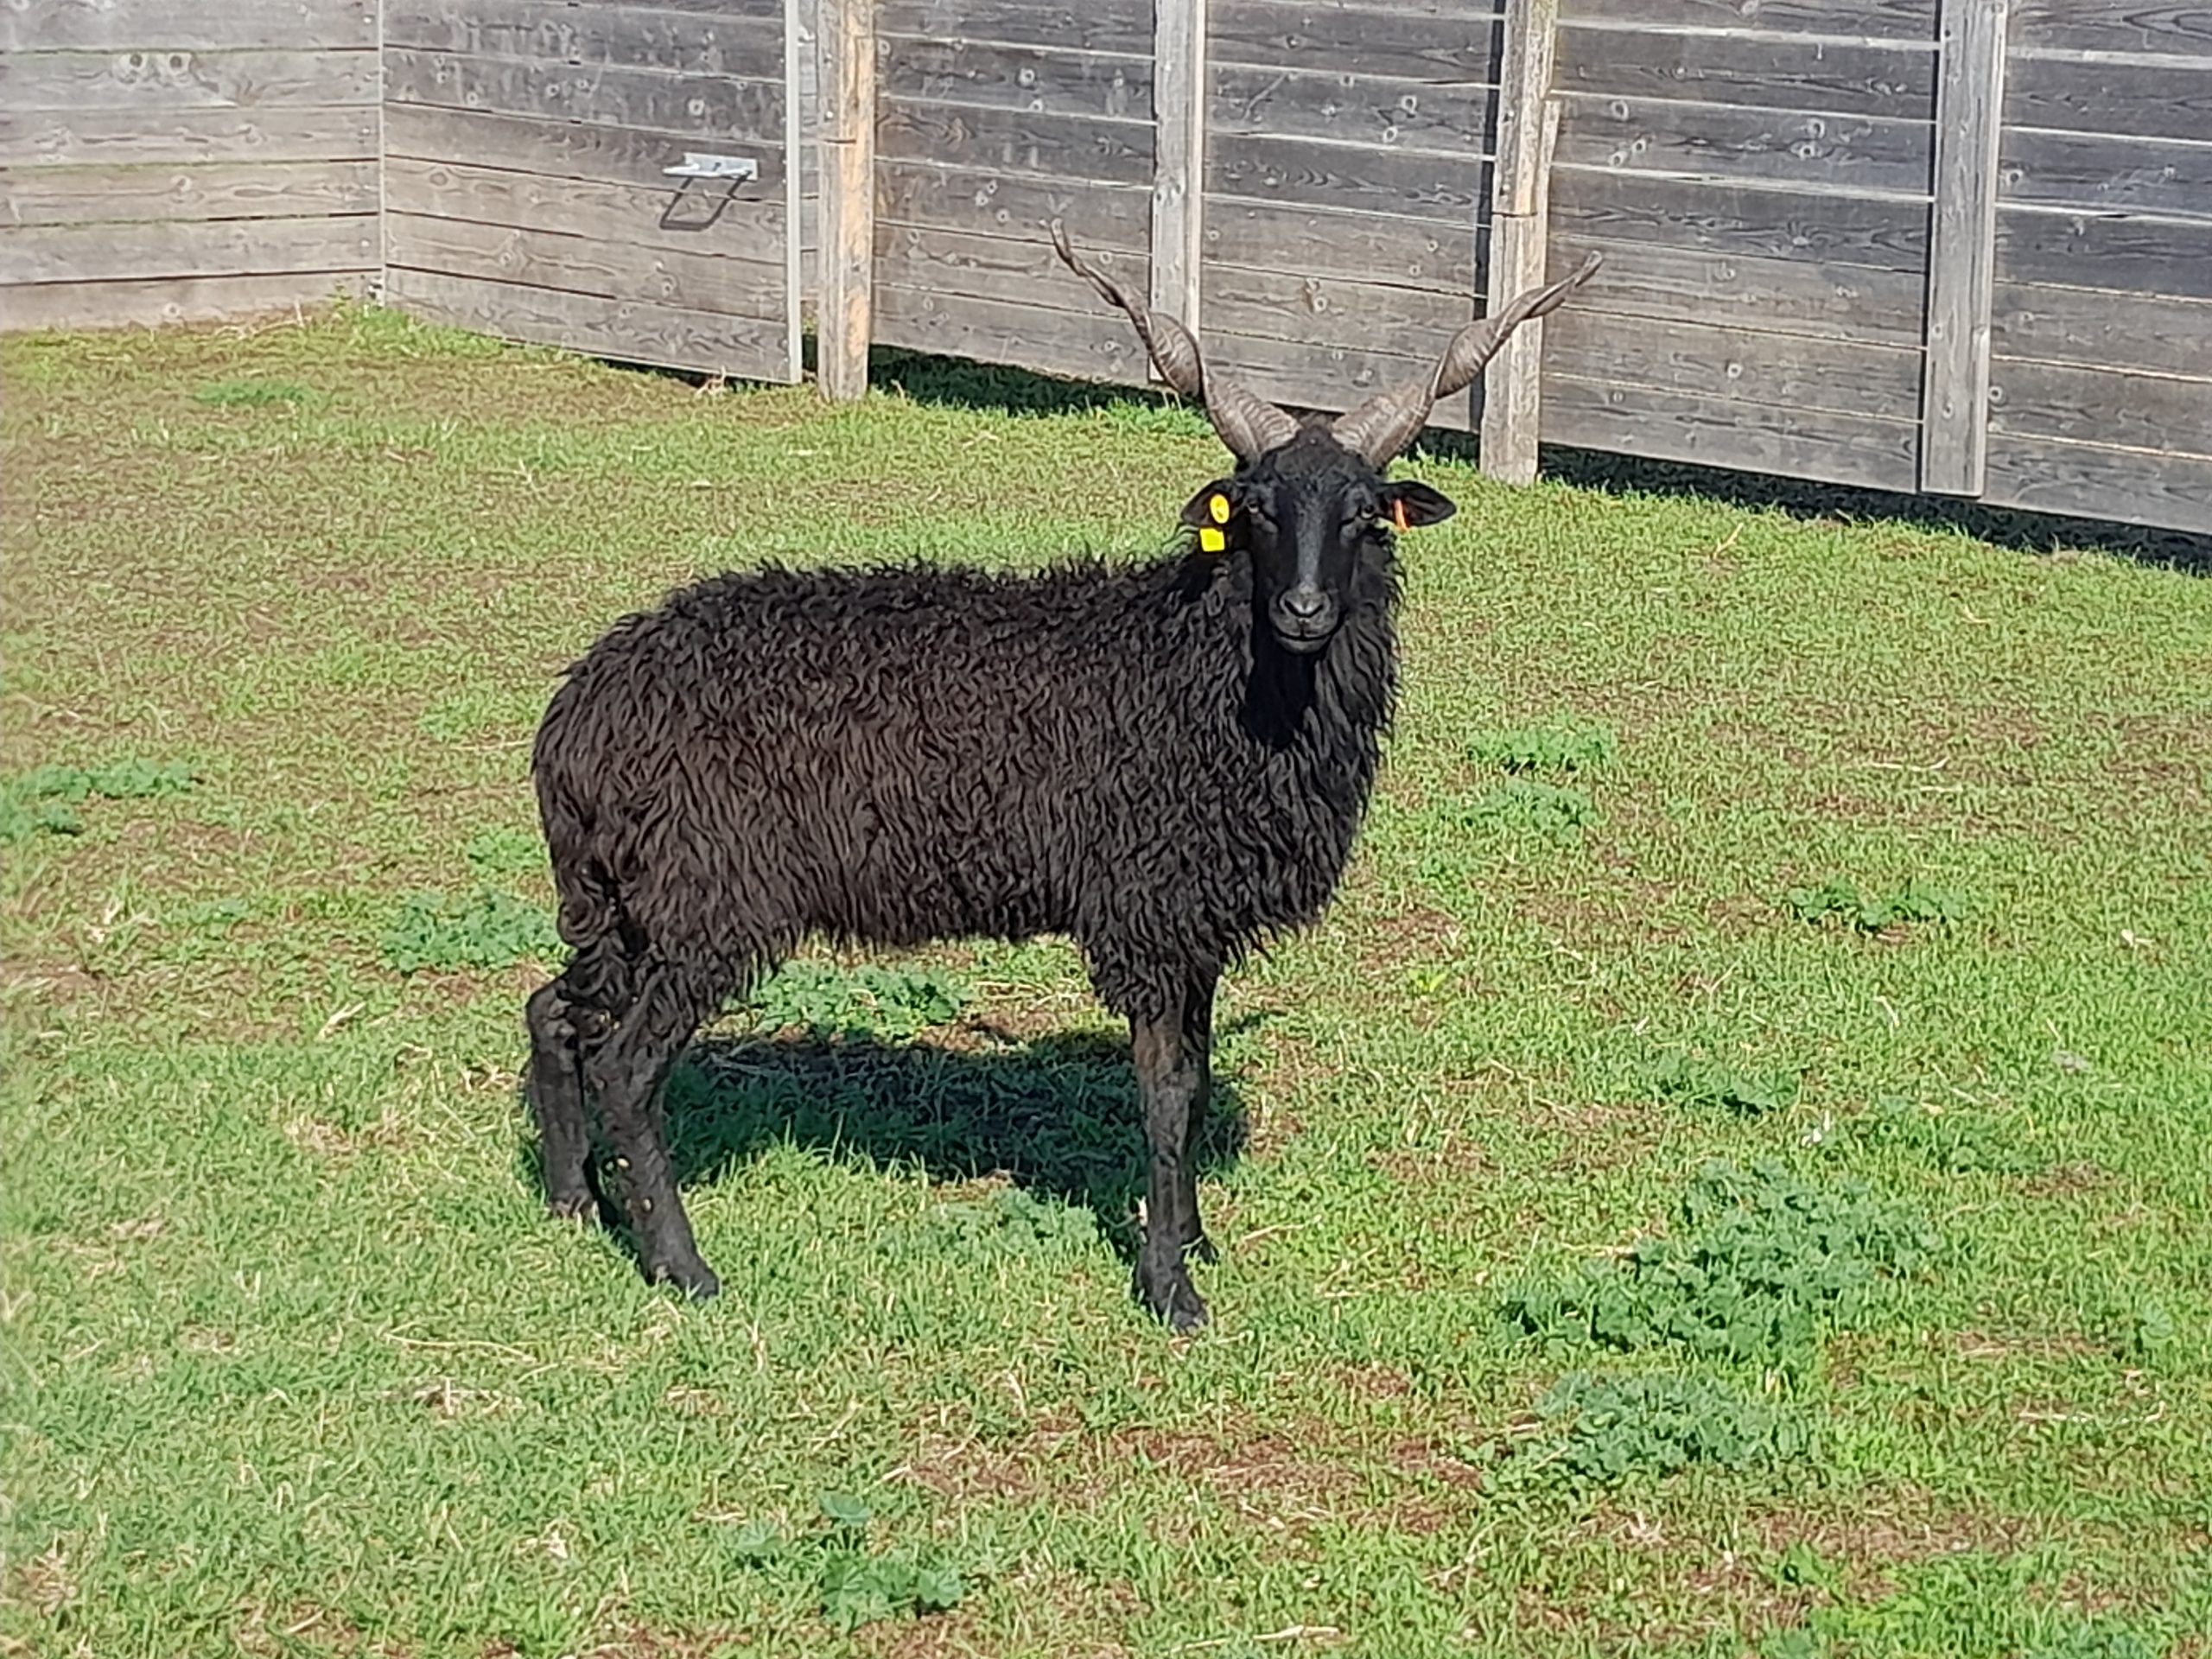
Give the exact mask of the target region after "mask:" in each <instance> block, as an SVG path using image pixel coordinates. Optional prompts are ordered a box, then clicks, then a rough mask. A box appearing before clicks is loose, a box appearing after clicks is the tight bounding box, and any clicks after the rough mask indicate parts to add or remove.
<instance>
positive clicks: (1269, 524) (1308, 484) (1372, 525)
mask: <svg viewBox="0 0 2212 1659" xmlns="http://www.w3.org/2000/svg"><path fill="white" fill-rule="evenodd" d="M1455 510H1456V509H1455V508H1454V506H1453V505H1452V502H1451V501H1450V500H1449V499H1446V497H1444V496H1442V495H1440V494H1439V493H1437V492H1436V491H1434V490H1432V489H1430V488H1429V487H1428V486H1427V485H1425V484H1414V483H1409V482H1402V483H1394V482H1392V481H1390V480H1387V479H1385V478H1384V477H1383V474H1381V473H1379V472H1378V471H1376V469H1375V468H1374V467H1370V465H1368V463H1367V462H1366V461H1363V460H1361V459H1360V458H1359V457H1358V456H1357V455H1355V454H1352V453H1351V452H1350V451H1349V450H1347V449H1346V448H1344V446H1343V445H1342V444H1340V443H1338V442H1337V441H1336V439H1335V438H1333V437H1332V436H1331V435H1330V434H1329V431H1328V429H1327V428H1325V427H1323V426H1308V427H1306V428H1305V429H1302V430H1300V433H1299V435H1297V436H1296V437H1295V438H1294V439H1292V440H1291V441H1290V442H1288V443H1286V444H1284V445H1282V446H1281V448H1275V449H1271V450H1269V451H1268V453H1267V454H1263V455H1262V456H1261V457H1260V458H1259V459H1258V460H1257V461H1251V462H1249V463H1247V464H1246V465H1244V466H1243V467H1238V468H1237V469H1236V474H1235V475H1234V476H1233V477H1230V478H1227V479H1224V480H1219V481H1218V482H1216V483H1212V484H1209V485H1207V486H1206V487H1205V489H1203V490H1200V491H1199V492H1198V494H1197V495H1195V496H1193V497H1192V499H1191V503H1190V505H1188V506H1186V507H1185V508H1184V509H1183V522H1184V523H1185V524H1190V525H1193V526H1195V527H1196V529H1197V530H1198V545H1199V548H1200V550H1201V551H1204V552H1209V553H1226V552H1229V551H1230V550H1237V551H1241V552H1243V553H1246V554H1248V555H1249V556H1250V558H1251V561H1252V586H1253V600H1254V602H1255V604H1256V605H1258V606H1259V607H1260V608H1261V613H1262V615H1263V616H1264V617H1265V618H1266V619H1267V624H1268V631H1269V632H1271V633H1273V634H1274V638H1275V639H1276V641H1277V642H1278V643H1279V644H1280V645H1281V646H1282V647H1283V649H1284V650H1286V651H1291V652H1297V653H1299V654H1300V655H1301V656H1303V655H1307V654H1310V653H1312V652H1318V651H1319V650H1320V649H1321V648H1322V647H1323V646H1324V645H1327V644H1328V643H1329V639H1330V638H1331V636H1332V635H1333V634H1334V633H1335V632H1336V631H1337V625H1338V623H1339V622H1340V621H1342V620H1343V619H1344V607H1345V604H1346V602H1347V596H1348V595H1349V594H1350V593H1351V588H1352V585H1353V582H1354V579H1355V577H1356V575H1357V573H1358V571H1359V569H1360V566H1361V563H1362V562H1363V561H1364V560H1368V559H1379V558H1382V557H1383V556H1386V555H1387V554H1388V552H1389V546H1390V542H1389V533H1390V530H1391V529H1392V528H1393V527H1395V528H1396V529H1400V530H1406V529H1410V528H1411V527H1413V526H1414V525H1415V524H1436V523H1438V522H1440V520H1442V519H1445V518H1450V517H1451V516H1452V512H1454V511H1455Z"/></svg>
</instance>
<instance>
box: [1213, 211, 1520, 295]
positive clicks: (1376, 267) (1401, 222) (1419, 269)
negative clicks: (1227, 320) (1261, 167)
mask: <svg viewBox="0 0 2212 1659" xmlns="http://www.w3.org/2000/svg"><path fill="white" fill-rule="evenodd" d="M1205 256H1206V264H1207V266H1208V269H1209V270H1211V267H1212V266H1213V265H1214V264H1234V265H1243V266H1245V267H1248V268H1249V269H1254V270H1288V271H1296V272H1298V273H1300V275H1309V276H1315V277H1350V278H1351V279H1353V280H1354V281H1357V282H1371V283H1393V284H1397V285H1402V286H1405V287H1411V288H1428V289H1440V290H1442V291H1443V292H1446V293H1450V294H1472V293H1473V292H1474V291H1475V286H1476V277H1475V234H1474V226H1473V225H1472V224H1471V223H1469V224H1466V225H1464V226H1461V225H1452V224H1446V223H1445V222H1443V221H1440V220H1435V219H1426V220H1424V219H1404V218H1398V217H1394V216H1392V215H1389V214H1386V213H1337V212H1331V211H1328V210H1325V209H1319V208H1312V207H1296V206H1290V205H1282V204H1276V203H1273V202H1253V201H1242V200H1236V199H1235V198H1233V197H1223V196H1213V195H1209V196H1208V197H1207V199H1206V214H1205ZM1207 280H1208V281H1211V280H1212V278H1211V276H1209V277H1208V278H1207Z"/></svg>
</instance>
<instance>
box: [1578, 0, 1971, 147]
mask: <svg viewBox="0 0 2212 1659" xmlns="http://www.w3.org/2000/svg"><path fill="white" fill-rule="evenodd" d="M1760 16H1762V17H1764V12H1762V13H1761V14H1760ZM1850 32H1852V33H1853V34H1856V33H1858V32H1859V31H1857V30H1855V29H1854V30H1852V31H1850ZM1557 53H1558V58H1557V64H1556V67H1555V70H1554V85H1555V86H1557V87H1558V89H1559V90H1560V91H1561V92H1590V93H1596V94H1600V95H1604V96H1608V97H1615V98H1675V99H1689V100H1693V101H1694V102H1697V103H1700V104H1748V105H1756V106H1758V107H1762V108H1767V109H1778V110H1804V111H1818V112H1820V113H1821V114H1826V115H1879V116H1889V117H1894V118H1902V119H1909V120H1920V121H1925V120H1928V119H1929V118H1931V117H1932V116H1933V115H1934V114H1935V110H1936V54H1934V53H1933V52H1932V51H1930V50H1929V49H1928V45H1927V43H1925V42H1919V43H1914V44H1911V45H1907V44H1905V43H1903V42H1889V43H1884V42H1882V41H1832V40H1808V39H1806V38H1805V37H1803V36H1802V35H1789V34H1777V33H1773V32H1770V31H1769V30H1765V29H1758V30H1753V29H1723V30H1706V31H1698V32H1694V33H1685V32H1671V31H1665V30H1656V29H1577V28H1574V27H1573V25H1572V19H1571V17H1570V18H1569V19H1567V20H1566V21H1563V22H1562V23H1561V25H1560V31H1559V44H1558V48H1557Z"/></svg>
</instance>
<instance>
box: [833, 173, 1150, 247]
mask: <svg viewBox="0 0 2212 1659" xmlns="http://www.w3.org/2000/svg"><path fill="white" fill-rule="evenodd" d="M875 216H876V218H877V219H880V220H882V221H884V222H887V223H893V224H901V225H916V226H932V227H941V228H944V229H948V230H954V231H963V232H969V233H971V234H975V235H982V236H993V237H1017V238H1027V239H1028V240H1031V241H1034V242H1043V241H1046V239H1048V238H1049V235H1050V230H1049V227H1050V226H1051V224H1052V220H1053V219H1062V220H1065V223H1066V226H1067V233H1068V237H1069V239H1070V240H1071V241H1072V242H1073V243H1074V244H1075V245H1077V247H1079V248H1082V249H1084V250H1095V251H1122V252H1128V253H1135V254H1138V255H1142V254H1144V253H1145V252H1146V251H1147V250H1148V249H1149V248H1150V247H1151V245H1152V192H1151V190H1150V188H1147V187H1141V186H1133V185H1121V184H1094V183H1090V182H1087V181H1083V180H1079V179H1065V180H1063V179H1032V178H1023V177H1020V176H1018V175H1014V174H1005V173H993V172H989V171H988V170H985V169H981V168H957V167H939V166H932V165H931V164H929V163H926V162H912V163H909V162H894V161H885V160H881V159H879V160H878V161H877V162H876V168H875Z"/></svg>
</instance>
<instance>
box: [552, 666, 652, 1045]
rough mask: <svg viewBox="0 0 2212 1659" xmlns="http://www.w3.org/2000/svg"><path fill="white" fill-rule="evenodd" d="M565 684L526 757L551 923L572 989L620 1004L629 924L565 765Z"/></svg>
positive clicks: (597, 833)
mask: <svg viewBox="0 0 2212 1659" xmlns="http://www.w3.org/2000/svg"><path fill="white" fill-rule="evenodd" d="M566 690H567V688H565V687H564V688H563V691H562V692H558V693H556V694H555V696H554V699H553V703H552V706H551V707H550V708H549V709H547V711H546V718H545V721H544V723H543V725H542V726H540V727H539V728H538V734H537V743H536V745H535V747H534V752H533V753H532V754H531V774H532V777H533V779H534V781H535V782H536V784H537V817H538V823H539V824H540V826H541V827H542V828H543V830H544V833H545V850H546V854H547V855H548V857H549V858H550V861H551V863H552V867H553V890H554V893H555V894H556V898H557V899H558V901H559V903H558V908H557V909H556V912H555V914H554V926H555V928H556V930H557V931H559V933H560V935H561V938H562V939H563V942H564V943H565V944H568V945H569V947H570V948H571V949H573V950H575V959H574V960H573V961H571V962H570V963H569V968H568V970H567V973H566V975H565V977H566V978H567V980H568V981H569V987H570V990H571V993H572V994H574V995H578V996H581V997H582V999H584V1000H586V1001H596V1002H601V1003H602V1004H604V1005H606V1006H610V1007H613V1006H620V1005H621V1004H623V1003H625V1002H626V1001H628V992H629V988H630V985H631V982H632V979H633V978H634V972H633V968H634V964H633V963H632V962H631V959H630V958H631V955H632V952H631V950H630V949H629V944H630V941H629V940H628V938H627V937H626V936H627V934H628V933H629V931H630V930H629V927H628V925H627V918H626V916H625V913H624V911H623V906H622V893H621V886H620V882H619V881H618V880H616V878H615V874H614V870H613V861H612V860H611V858H610V856H609V853H608V849H607V848H606V847H605V846H604V845H603V841H604V832H605V829H606V825H605V824H604V823H602V822H601V814H600V812H599V810H598V809H597V805H596V804H595V802H594V798H593V795H592V791H591V790H590V788H589V787H588V786H581V787H580V786H579V785H580V782H581V780H580V779H578V778H577V776H576V772H575V768H574V767H573V766H570V765H569V764H567V760H568V749H569V741H568V740H569V739H570V738H572V737H573V736H574V733H573V732H572V731H570V730H569V709H568V706H567V705H568V702H569V699H568V696H566Z"/></svg>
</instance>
